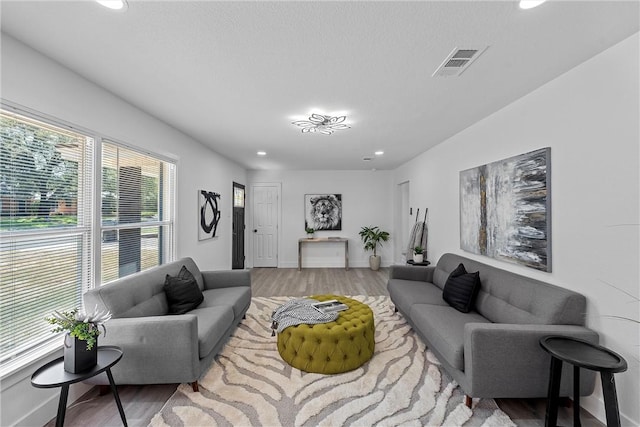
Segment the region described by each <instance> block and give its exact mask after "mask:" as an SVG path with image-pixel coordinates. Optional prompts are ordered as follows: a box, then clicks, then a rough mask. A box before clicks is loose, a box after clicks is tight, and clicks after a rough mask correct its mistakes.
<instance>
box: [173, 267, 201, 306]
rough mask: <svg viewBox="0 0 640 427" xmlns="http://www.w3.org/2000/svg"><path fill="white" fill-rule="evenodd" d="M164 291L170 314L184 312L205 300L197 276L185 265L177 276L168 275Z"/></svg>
mask: <svg viewBox="0 0 640 427" xmlns="http://www.w3.org/2000/svg"><path fill="white" fill-rule="evenodd" d="M164 292H165V294H166V295H167V302H168V303H169V314H184V313H186V312H188V311H189V310H192V309H194V308H196V307H197V306H199V305H200V303H202V301H203V300H204V296H203V295H202V291H201V290H200V288H199V287H198V284H197V283H196V280H195V278H194V277H193V275H192V274H191V273H190V272H189V270H187V268H186V267H185V266H182V268H181V269H180V272H179V273H178V275H177V276H171V275H169V274H167V275H166V277H165V282H164Z"/></svg>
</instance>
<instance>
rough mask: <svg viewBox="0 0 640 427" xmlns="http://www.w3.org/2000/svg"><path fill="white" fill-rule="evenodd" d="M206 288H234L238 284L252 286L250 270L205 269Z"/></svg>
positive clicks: (203, 277) (203, 276)
mask: <svg viewBox="0 0 640 427" xmlns="http://www.w3.org/2000/svg"><path fill="white" fill-rule="evenodd" d="M202 279H203V280H204V289H205V290H207V289H218V288H232V287H236V286H248V287H251V272H250V271H249V270H219V271H203V272H202Z"/></svg>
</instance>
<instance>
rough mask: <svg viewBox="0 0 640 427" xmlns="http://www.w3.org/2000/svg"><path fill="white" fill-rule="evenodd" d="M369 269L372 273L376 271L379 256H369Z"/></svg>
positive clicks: (378, 265) (378, 264) (378, 266)
mask: <svg viewBox="0 0 640 427" xmlns="http://www.w3.org/2000/svg"><path fill="white" fill-rule="evenodd" d="M369 267H370V268H371V269H372V270H373V271H377V270H378V269H379V268H380V255H371V256H370V257H369Z"/></svg>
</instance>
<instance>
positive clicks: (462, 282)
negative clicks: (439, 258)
mask: <svg viewBox="0 0 640 427" xmlns="http://www.w3.org/2000/svg"><path fill="white" fill-rule="evenodd" d="M479 290H480V273H479V272H477V271H476V272H475V273H467V270H466V269H465V268H464V265H463V264H462V263H461V264H460V265H458V267H457V268H456V269H455V270H453V271H452V272H451V274H450V275H449V278H448V279H447V283H446V284H445V285H444V289H443V291H442V299H444V300H445V301H446V302H447V303H449V305H450V306H451V307H453V308H455V309H456V310H458V311H460V312H462V313H468V312H470V311H471V309H473V304H474V302H475V300H476V297H477V296H478V291H479Z"/></svg>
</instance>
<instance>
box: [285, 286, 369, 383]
mask: <svg viewBox="0 0 640 427" xmlns="http://www.w3.org/2000/svg"><path fill="white" fill-rule="evenodd" d="M310 298H313V299H316V300H318V301H327V300H331V299H336V300H338V301H340V302H342V303H344V304H346V305H348V306H349V309H348V310H344V311H341V312H340V313H339V316H338V318H337V319H336V320H335V321H334V322H330V323H321V324H317V325H306V324H303V325H297V326H290V327H288V328H287V329H285V330H284V331H282V332H281V333H279V334H278V352H279V353H280V356H282V359H284V361H285V362H287V363H288V364H289V365H291V366H293V367H294V368H298V369H300V370H301V371H305V372H315V373H318V374H339V373H341V372H347V371H351V370H353V369H356V368H358V367H360V366H362V365H363V364H364V363H365V362H366V361H368V360H369V359H371V356H372V355H373V350H374V348H375V328H374V324H373V312H372V311H371V309H370V308H369V306H368V305H366V304H363V303H361V302H360V301H356V300H354V299H351V298H347V297H343V296H338V295H314V296H312V297H310Z"/></svg>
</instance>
